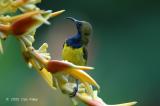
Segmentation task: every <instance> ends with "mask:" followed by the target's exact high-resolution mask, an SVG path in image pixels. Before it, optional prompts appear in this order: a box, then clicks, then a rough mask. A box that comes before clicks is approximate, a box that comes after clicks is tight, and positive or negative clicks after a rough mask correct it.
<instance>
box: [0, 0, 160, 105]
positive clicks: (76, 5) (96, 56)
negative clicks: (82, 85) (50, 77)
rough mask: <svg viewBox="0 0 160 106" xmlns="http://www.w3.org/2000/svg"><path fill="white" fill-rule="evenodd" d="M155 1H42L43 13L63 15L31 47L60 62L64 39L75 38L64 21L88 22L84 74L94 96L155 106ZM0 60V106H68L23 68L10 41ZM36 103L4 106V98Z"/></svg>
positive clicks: (158, 37) (158, 77)
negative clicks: (96, 89) (95, 88)
mask: <svg viewBox="0 0 160 106" xmlns="http://www.w3.org/2000/svg"><path fill="white" fill-rule="evenodd" d="M159 5H160V1H156V0H43V2H42V3H41V4H39V6H40V7H41V8H43V9H51V10H53V11H57V10H60V9H66V12H65V13H64V14H63V15H61V16H59V17H56V18H54V19H51V23H52V25H51V26H47V25H43V26H42V27H40V28H39V29H38V31H37V34H36V42H35V43H34V46H35V47H36V48H38V47H39V46H40V45H41V44H42V43H44V42H47V43H48V44H49V52H50V53H51V54H52V57H53V58H54V59H61V56H60V54H61V50H62V45H63V42H64V40H65V39H66V38H67V37H68V36H69V35H72V34H75V33H76V29H75V27H74V25H73V23H71V22H70V21H67V20H65V19H64V18H65V17H68V16H72V17H75V18H77V19H80V20H86V21H89V22H90V23H91V24H92V25H93V29H94V33H93V36H92V37H91V42H90V44H89V47H88V49H89V63H88V65H90V66H94V67H95V70H94V71H91V72H90V74H91V75H92V76H93V77H94V78H95V79H96V80H97V82H98V83H99V84H100V86H101V91H100V94H99V96H100V97H102V98H103V99H104V101H106V102H107V103H108V104H116V103H123V102H129V101H135V100H136V101H138V104H137V105H136V106H160V30H159V29H160V6H159ZM3 44H4V50H5V51H4V54H3V55H0V106H35V105H36V106H71V102H70V100H69V99H68V98H67V97H66V96H64V95H61V93H60V92H59V91H58V92H57V91H53V90H51V89H50V88H49V87H48V86H47V84H46V83H45V81H44V80H43V79H42V78H41V77H40V75H39V74H38V73H37V72H36V71H35V70H33V69H29V68H28V67H27V65H26V63H25V62H24V60H23V57H22V55H21V53H20V51H21V50H20V45H19V42H17V40H16V39H15V38H14V37H10V38H9V39H7V40H6V41H5V42H3ZM13 97H17V98H38V102H8V101H7V100H6V98H13Z"/></svg>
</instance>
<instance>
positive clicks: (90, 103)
mask: <svg viewBox="0 0 160 106" xmlns="http://www.w3.org/2000/svg"><path fill="white" fill-rule="evenodd" d="M77 96H78V98H79V99H80V100H81V101H83V102H84V103H85V104H87V106H133V105H135V104H136V103H137V102H129V103H122V104H116V105H108V104H106V103H105V102H104V101H103V100H102V99H101V98H100V97H98V96H97V91H96V90H94V92H93V98H92V97H91V96H90V95H88V94H86V93H83V94H78V95H77Z"/></svg>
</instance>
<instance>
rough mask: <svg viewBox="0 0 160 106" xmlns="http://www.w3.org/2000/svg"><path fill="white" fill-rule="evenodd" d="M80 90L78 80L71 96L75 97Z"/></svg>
mask: <svg viewBox="0 0 160 106" xmlns="http://www.w3.org/2000/svg"><path fill="white" fill-rule="evenodd" d="M77 92H78V80H76V87H74V88H73V92H72V93H71V94H69V96H70V97H71V98H73V97H75V96H76V94H77Z"/></svg>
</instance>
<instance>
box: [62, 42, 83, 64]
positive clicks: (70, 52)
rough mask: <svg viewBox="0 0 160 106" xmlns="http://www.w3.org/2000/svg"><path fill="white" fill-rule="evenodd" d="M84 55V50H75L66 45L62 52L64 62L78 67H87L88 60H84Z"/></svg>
mask: <svg viewBox="0 0 160 106" xmlns="http://www.w3.org/2000/svg"><path fill="white" fill-rule="evenodd" d="M83 55H84V54H83V48H78V49H76V48H75V49H73V48H71V47H68V46H67V45H66V44H65V45H64V48H63V51H62V58H63V60H67V61H69V62H71V63H74V64H76V65H86V60H85V59H84V58H83Z"/></svg>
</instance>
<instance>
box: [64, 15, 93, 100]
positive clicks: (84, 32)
mask: <svg viewBox="0 0 160 106" xmlns="http://www.w3.org/2000/svg"><path fill="white" fill-rule="evenodd" d="M66 19H69V20H71V21H73V22H74V24H75V26H76V29H77V33H76V34H75V35H72V36H71V37H70V38H68V39H67V40H66V41H65V42H64V45H63V50H62V59H63V60H67V61H69V62H71V63H73V64H75V65H82V66H85V65H87V58H88V52H87V45H88V43H89V37H90V35H91V34H92V26H91V24H90V23H89V22H86V21H79V20H76V19H75V18H72V17H67V18H66ZM76 84H77V86H76V87H75V88H74V92H73V93H72V94H71V97H74V96H75V95H76V93H77V92H78V80H76Z"/></svg>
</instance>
